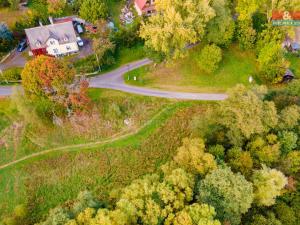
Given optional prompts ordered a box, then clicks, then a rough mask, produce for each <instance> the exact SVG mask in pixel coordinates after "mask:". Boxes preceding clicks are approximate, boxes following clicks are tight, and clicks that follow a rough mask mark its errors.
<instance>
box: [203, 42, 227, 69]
mask: <svg viewBox="0 0 300 225" xmlns="http://www.w3.org/2000/svg"><path fill="white" fill-rule="evenodd" d="M221 60H222V50H221V49H220V48H219V47H218V46H216V45H214V44H212V45H206V46H205V47H204V48H203V49H202V51H201V52H200V55H199V57H198V65H199V66H200V67H201V68H202V70H204V71H205V72H207V73H212V72H214V71H215V70H216V69H218V67H219V63H220V62H221Z"/></svg>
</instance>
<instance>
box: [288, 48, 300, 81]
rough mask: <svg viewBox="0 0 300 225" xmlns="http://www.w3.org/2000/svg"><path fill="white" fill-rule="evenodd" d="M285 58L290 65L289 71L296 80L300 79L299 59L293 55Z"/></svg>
mask: <svg viewBox="0 0 300 225" xmlns="http://www.w3.org/2000/svg"><path fill="white" fill-rule="evenodd" d="M286 57H287V59H288V61H289V62H290V63H291V65H290V68H291V70H292V71H293V72H294V74H295V75H296V76H297V78H300V57H297V56H296V55H295V54H288V55H287V56H286Z"/></svg>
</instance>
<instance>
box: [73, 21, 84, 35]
mask: <svg viewBox="0 0 300 225" xmlns="http://www.w3.org/2000/svg"><path fill="white" fill-rule="evenodd" d="M74 27H75V30H76V31H77V33H78V34H82V33H84V30H83V27H82V25H81V24H80V23H75V25H74Z"/></svg>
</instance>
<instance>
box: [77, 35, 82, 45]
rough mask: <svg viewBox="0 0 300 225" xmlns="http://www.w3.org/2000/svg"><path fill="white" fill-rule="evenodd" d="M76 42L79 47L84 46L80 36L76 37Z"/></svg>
mask: <svg viewBox="0 0 300 225" xmlns="http://www.w3.org/2000/svg"><path fill="white" fill-rule="evenodd" d="M77 44H78V46H79V47H83V46H84V43H83V40H82V39H81V37H77Z"/></svg>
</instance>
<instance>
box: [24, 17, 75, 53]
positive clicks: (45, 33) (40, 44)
mask: <svg viewBox="0 0 300 225" xmlns="http://www.w3.org/2000/svg"><path fill="white" fill-rule="evenodd" d="M25 33H26V36H27V39H28V42H29V45H30V48H31V50H34V49H40V48H46V47H47V45H46V43H47V41H48V39H49V38H53V39H55V40H57V41H58V42H59V43H60V44H63V43H71V42H76V33H75V30H74V27H73V24H72V22H65V23H58V24H50V25H45V26H39V27H34V28H29V29H25Z"/></svg>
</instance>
